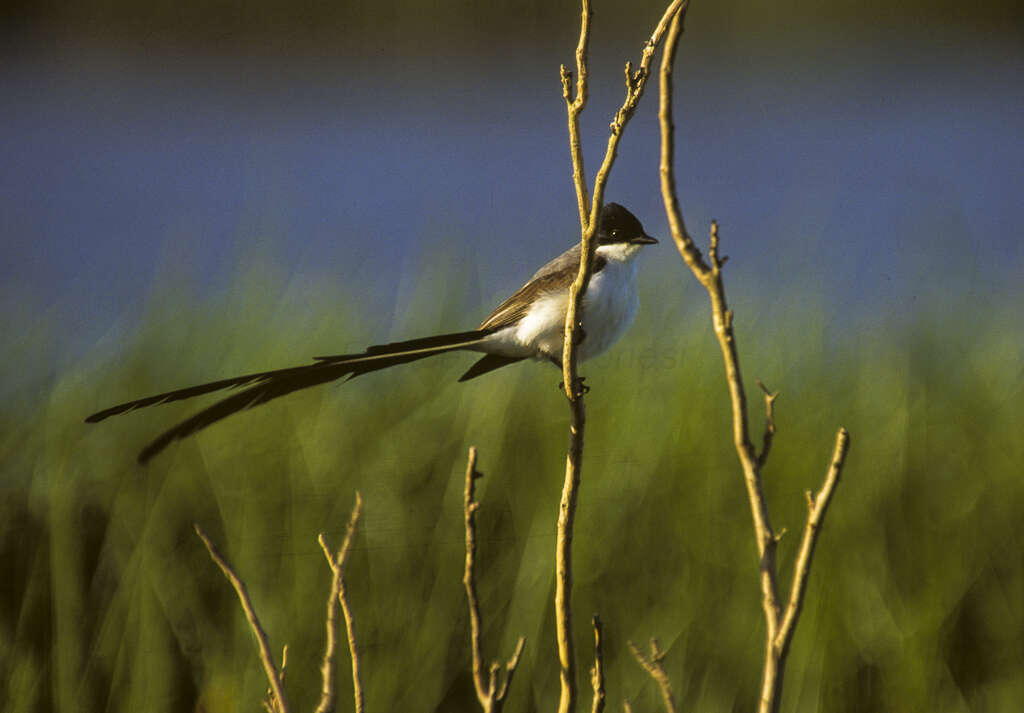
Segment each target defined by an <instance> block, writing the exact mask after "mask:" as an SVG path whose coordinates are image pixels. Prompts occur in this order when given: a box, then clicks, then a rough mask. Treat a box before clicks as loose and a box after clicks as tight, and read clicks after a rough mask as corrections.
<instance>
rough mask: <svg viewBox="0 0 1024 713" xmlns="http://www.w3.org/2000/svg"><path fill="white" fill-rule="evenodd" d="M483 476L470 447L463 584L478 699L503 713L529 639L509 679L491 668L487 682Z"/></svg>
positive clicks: (493, 712)
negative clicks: (481, 559) (481, 576)
mask: <svg viewBox="0 0 1024 713" xmlns="http://www.w3.org/2000/svg"><path fill="white" fill-rule="evenodd" d="M482 477H483V474H482V473H480V472H479V471H477V469H476V447H475V446H470V448H469V458H468V460H467V462H466V485H465V489H464V490H463V514H464V516H465V517H464V519H465V526H466V566H465V569H464V571H463V575H462V583H463V585H464V586H465V588H466V601H467V603H468V605H469V630H470V634H469V639H470V648H471V649H472V653H473V686H474V688H476V697H477V700H478V701H480V707H481V708H483V710H484V713H500V712H501V709H502V708H503V707H504V705H505V697H506V696H507V695H508V689H509V686H510V685H511V684H512V677H513V676H514V675H515V672H516V667H517V666H519V657H520V656H522V653H523V646H524V645H525V644H526V639H525V638H524V637H522V636H520V637H519V642H518V643H517V644H516V648H515V651H514V652H513V653H512V656H511V658H509V660H508V662H507V663H506V664H505V679H504V681H503V682H502V683H501V685H500V686H499V685H498V671H499V670H500V669H501V666H500V665H499V664H498V663H497V662H494V663H492V664H491V666H490V668H489V670H488V675H487V678H486V679H485V677H484V656H483V643H482V635H481V617H480V598H479V596H478V595H477V591H476V511H477V510H478V509H479V508H480V503H478V502H477V501H476V499H475V496H474V491H475V490H476V487H475V486H476V479H477V478H482Z"/></svg>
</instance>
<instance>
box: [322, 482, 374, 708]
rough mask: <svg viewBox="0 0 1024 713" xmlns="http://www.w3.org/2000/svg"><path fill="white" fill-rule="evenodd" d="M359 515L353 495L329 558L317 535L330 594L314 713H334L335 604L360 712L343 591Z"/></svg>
mask: <svg viewBox="0 0 1024 713" xmlns="http://www.w3.org/2000/svg"><path fill="white" fill-rule="evenodd" d="M362 511H363V497H362V496H361V495H360V494H359V493H358V492H357V493H356V504H355V506H354V507H353V508H352V515H351V516H350V517H349V521H348V527H347V528H346V530H345V540H344V541H343V542H342V545H341V549H339V550H338V553H337V554H336V555H334V554H331V550H330V548H329V547H328V546H327V540H326V539H325V538H324V535H323V533H320V536H319V537H318V538H317V541H318V542H319V543H320V548H321V549H322V550H323V551H324V557H326V558H327V564H328V566H330V568H331V574H332V577H331V591H330V594H329V595H328V597H327V617H326V619H327V622H326V626H327V643H326V645H325V648H324V658H323V662H322V663H321V664H320V674H321V689H320V702H319V703H318V704H317V707H316V713H330V711H333V710H334V652H335V648H336V647H337V634H336V629H337V625H336V620H337V604H339V603H340V604H341V611H342V614H343V616H344V617H345V632H346V635H347V638H348V652H349V656H350V657H351V660H352V691H353V697H354V699H355V711H356V713H362V711H363V705H364V703H363V686H362V681H361V678H360V675H359V648H358V646H357V644H356V629H355V618H354V617H353V616H352V608H351V605H350V604H349V601H348V592H347V590H346V588H345V563H346V562H347V560H348V553H349V551H350V550H351V549H352V539H353V536H354V535H355V531H356V526H357V525H358V524H359V516H360V514H361V513H362Z"/></svg>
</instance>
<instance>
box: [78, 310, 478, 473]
mask: <svg viewBox="0 0 1024 713" xmlns="http://www.w3.org/2000/svg"><path fill="white" fill-rule="evenodd" d="M492 331H493V330H477V331H473V332H456V333H452V334H442V335H439V336H434V337H425V338H422V339H413V340H409V341H405V342H393V343H391V344H379V345H375V346H371V347H369V348H368V349H367V350H366V351H365V352H363V353H361V354H339V355H336V356H327V357H316V360H317V361H316V363H313V364H306V365H304V366H296V367H291V368H288V369H276V370H273V371H261V372H255V373H252V374H246V375H244V376H236V377H232V378H229V379H220V380H218V381H212V382H210V383H208V384H199V385H198V386H190V387H188V388H184V389H177V390H175V391H168V392H165V393H162V394H157V395H155V396H148V397H146V398H143V399H136V400H134V401H128V402H126V403H123V404H118V405H117V406H111V407H110V408H107V409H103V410H102V411H97V412H96V413H94V414H92V415H90V416H88V417H87V418H86V419H85V420H86V422H87V423H97V422H99V421H102V420H104V419H106V418H109V417H110V416H115V415H118V414H122V413H128V412H129V411H134V410H135V409H139V408H145V407H146V406H155V405H157V404H165V403H170V402H172V401H180V400H182V399H189V398H192V397H193V396H201V395H203V394H208V393H212V392H214V391H220V390H222V389H230V388H237V387H241V386H248V387H249V388H247V389H245V390H244V391H241V392H239V393H237V394H234V395H232V396H229V397H227V398H225V399H223V400H221V401H218V402H217V403H215V404H213V405H212V406H209V407H208V408H205V409H203V410H202V411H200V412H199V413H197V414H195V415H194V416H191V417H189V418H187V419H186V420H184V421H182V422H181V423H179V424H177V425H175V426H174V427H173V428H171V429H169V430H167V431H165V432H164V433H162V434H160V435H159V436H158V437H157V438H156V439H154V440H153V441H152V442H151V443H150V444H149V445H147V446H146V447H145V448H143V449H142V452H141V453H139V462H140V463H146V462H147V461H149V460H150V459H151V458H153V456H155V455H156V454H158V453H159V452H160V451H162V450H163V449H164V448H166V447H167V446H168V445H170V444H171V443H173V442H174V441H177V440H181V439H182V438H186V437H188V436H190V435H192V434H194V433H197V432H198V431H201V430H202V429H204V428H206V427H207V426H210V425H212V424H214V423H216V422H217V421H220V420H222V419H224V418H227V417H228V416H231V415H232V414H235V413H238V412H239V411H244V410H245V409H249V408H253V407H254V406H259V405H261V404H265V403H267V402H268V401H271V400H273V399H276V398H279V397H281V396H285V395H287V394H290V393H292V392H295V391H300V390H302V389H308V388H310V387H312V386H318V385H320V384H326V383H327V382H330V381H334V380H336V379H340V378H342V377H346V376H347V377H348V378H350V379H352V378H355V377H356V376H359V375H360V374H367V373H369V372H372V371H378V370H380V369H386V368H388V367H391V366H396V365H398V364H406V363H408V362H412V361H417V360H419V359H424V358H426V357H430V356H434V355H436V354H443V353H445V352H450V351H456V350H460V349H472V348H473V347H474V346H475V345H477V344H478V343H479V342H480V341H481V340H482V339H483V338H484V337H486V336H487V335H488V334H490V333H491V332H492Z"/></svg>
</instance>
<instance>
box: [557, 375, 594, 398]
mask: <svg viewBox="0 0 1024 713" xmlns="http://www.w3.org/2000/svg"><path fill="white" fill-rule="evenodd" d="M586 379H587V377H585V376H577V377H576V381H575V383H574V387H575V388H573V390H572V391H573V395H574V396H582V395H583V394H589V393H590V387H589V386H587V385H586V384H585V383H583V382H584V381H586ZM558 390H559V391H565V382H564V381H559V382H558Z"/></svg>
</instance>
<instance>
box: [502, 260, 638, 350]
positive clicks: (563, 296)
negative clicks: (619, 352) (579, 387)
mask: <svg viewBox="0 0 1024 713" xmlns="http://www.w3.org/2000/svg"><path fill="white" fill-rule="evenodd" d="M568 302H569V293H568V290H559V291H558V292H556V293H551V294H549V295H546V296H544V297H541V298H540V299H538V300H537V301H536V302H535V303H534V305H533V307H531V309H530V311H529V312H528V313H527V314H526V316H525V317H523V319H522V320H520V321H519V323H518V324H517V325H516V326H515V328H514V329H515V332H514V341H515V342H516V343H517V344H518V345H522V347H523V355H524V356H525V355H526V348H528V347H529V346H532V347H533V348H534V349H537V350H539V351H540V352H541V354H540V355H537V356H541V357H547V358H553V359H555V360H556V361H558V362H560V361H561V359H562V344H563V335H564V329H565V310H566V308H567V305H568ZM638 304H639V300H638V298H637V278H636V262H634V261H633V260H627V261H621V260H615V259H610V260H608V261H607V263H606V264H605V266H604V269H602V270H601V271H600V272H598V273H597V274H596V275H594V276H593V277H591V279H590V285H589V286H588V287H587V293H586V295H585V296H584V298H583V331H584V332H585V337H584V339H583V342H582V343H581V344H580V351H579V358H580V359H581V360H583V359H590V358H591V357H595V356H597V355H598V354H601V353H602V352H604V351H605V350H606V349H608V348H609V347H610V346H611V345H613V344H614V343H615V342H617V341H618V340H619V338H620V337H622V335H623V334H624V333H625V331H626V329H627V328H628V327H629V325H630V324H632V322H633V318H634V317H635V316H636V311H637V307H638ZM508 351H509V352H512V351H518V350H511V349H510V350H508ZM510 355H513V354H511V353H510Z"/></svg>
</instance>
